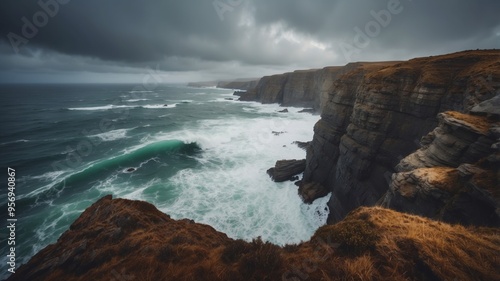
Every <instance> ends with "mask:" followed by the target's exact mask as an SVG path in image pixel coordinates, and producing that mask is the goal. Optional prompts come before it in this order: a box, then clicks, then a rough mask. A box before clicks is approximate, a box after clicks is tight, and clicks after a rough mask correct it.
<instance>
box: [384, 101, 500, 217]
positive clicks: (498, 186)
mask: <svg viewBox="0 0 500 281" xmlns="http://www.w3.org/2000/svg"><path fill="white" fill-rule="evenodd" d="M480 110H481V109H476V113H481V112H480ZM483 110H488V108H484V109H483ZM482 112H483V113H485V114H484V116H476V115H469V114H462V113H458V112H445V113H441V114H439V121H440V122H439V126H438V127H437V128H436V129H435V130H434V131H432V132H431V133H430V134H429V135H427V136H426V137H424V138H423V143H422V148H420V149H419V150H417V151H416V152H414V153H412V154H410V155H408V156H407V157H405V158H404V159H403V160H401V161H400V163H399V164H398V165H397V166H396V169H397V171H398V173H395V174H393V175H392V181H391V184H390V187H389V190H388V191H387V194H386V195H385V197H384V198H383V201H382V202H381V204H382V206H384V207H388V208H391V209H394V210H398V211H402V212H407V213H412V214H417V215H421V216H426V217H430V218H435V219H439V220H443V221H447V222H451V223H460V224H465V225H484V226H497V227H498V226H500V146H499V145H497V143H498V144H500V122H498V120H499V117H500V114H499V115H496V114H495V115H492V113H494V112H493V111H491V110H488V111H482Z"/></svg>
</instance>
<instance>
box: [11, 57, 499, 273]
mask: <svg viewBox="0 0 500 281" xmlns="http://www.w3.org/2000/svg"><path fill="white" fill-rule="evenodd" d="M495 81H500V51H499V50H484V51H464V52H459V53H454V54H448V55H443V56H435V57H427V58H417V59H412V60H409V61H405V62H376V63H375V62H374V63H364V62H360V63H351V64H348V65H346V66H344V67H327V68H323V69H319V70H306V71H295V72H292V73H285V74H280V75H273V76H267V77H263V78H261V79H260V80H259V82H258V83H257V84H256V86H255V88H253V89H249V90H247V92H245V93H239V95H240V96H241V97H240V100H252V101H258V102H262V103H279V104H281V105H283V106H301V107H311V108H314V110H315V111H316V112H319V113H320V114H321V119H320V120H319V121H318V122H317V124H316V125H315V127H314V138H313V140H312V141H311V142H310V143H302V144H299V145H301V146H302V147H304V148H305V149H306V150H307V157H306V159H305V160H279V161H278V162H277V163H276V165H275V167H274V168H272V169H270V170H269V171H268V173H269V174H270V175H271V177H272V178H273V179H274V180H276V181H283V180H295V179H296V178H295V175H297V174H300V173H302V172H304V176H303V179H301V181H300V184H299V185H300V186H299V188H298V193H299V195H300V196H301V197H302V199H303V201H304V202H306V203H311V202H313V201H314V200H315V199H317V198H319V197H322V196H326V195H327V194H329V193H332V196H331V197H330V201H329V202H328V207H329V209H330V216H329V219H328V223H329V225H326V226H323V227H321V228H320V229H318V230H317V232H316V233H315V234H314V236H313V237H312V238H311V240H310V241H305V242H303V243H300V244H298V245H288V246H285V247H279V246H276V245H272V244H269V243H264V242H262V241H261V240H260V239H257V240H254V241H252V242H245V241H241V240H233V239H230V238H228V237H227V236H226V235H225V234H223V233H220V232H217V231H216V230H214V229H213V228H211V227H210V226H207V225H201V224H197V223H195V222H193V221H190V220H180V221H175V220H172V219H171V218H170V217H169V216H168V215H166V214H163V213H161V212H160V211H158V210H157V209H156V208H155V207H154V206H152V205H150V204H148V203H146V202H139V201H129V200H124V199H112V198H111V196H107V197H104V198H102V199H101V200H99V201H98V202H96V203H94V204H93V205H92V206H91V207H89V208H88V209H87V210H86V211H85V212H84V213H83V214H82V215H81V216H80V217H79V218H78V219H77V220H76V221H75V222H74V223H73V224H72V225H71V227H70V229H69V230H68V231H66V232H65V233H64V234H63V235H62V236H61V237H60V238H59V240H58V241H57V243H55V244H53V245H49V246H48V247H46V248H45V249H43V250H42V251H40V252H39V253H38V254H37V255H35V256H34V257H33V258H32V259H31V260H30V261H29V262H28V263H27V264H25V265H22V266H21V267H20V268H19V269H18V270H17V273H16V274H14V275H12V276H11V277H10V278H9V279H8V280H64V279H67V280H92V279H96V280H104V279H106V280H112V279H115V280H116V279H117V278H118V277H117V275H120V276H121V277H122V279H124V278H125V277H127V278H128V277H130V278H132V277H133V278H132V279H130V280H307V279H308V280H351V279H352V280H354V279H361V280H403V279H409V280H498V279H500V271H499V270H498V268H500V260H499V259H498V253H499V252H500V238H499V237H500V228H499V227H500V190H499V186H500V103H499V99H500V98H499V97H500V87H499V86H498V83H495ZM445 261H446V262H445ZM124 276H125V277H124ZM294 278H295V279H294ZM118 279H119V278H118ZM124 280H129V279H124Z"/></svg>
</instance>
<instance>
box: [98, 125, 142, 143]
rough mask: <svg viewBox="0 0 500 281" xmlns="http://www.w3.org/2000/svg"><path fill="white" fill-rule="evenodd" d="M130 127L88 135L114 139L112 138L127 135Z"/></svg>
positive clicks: (116, 138) (105, 139) (109, 139)
mask: <svg viewBox="0 0 500 281" xmlns="http://www.w3.org/2000/svg"><path fill="white" fill-rule="evenodd" d="M132 129H134V128H131V129H117V130H112V131H108V132H104V133H100V134H97V135H92V136H90V137H97V138H100V139H101V140H103V141H114V140H119V139H123V138H126V137H127V132H128V131H130V130H132Z"/></svg>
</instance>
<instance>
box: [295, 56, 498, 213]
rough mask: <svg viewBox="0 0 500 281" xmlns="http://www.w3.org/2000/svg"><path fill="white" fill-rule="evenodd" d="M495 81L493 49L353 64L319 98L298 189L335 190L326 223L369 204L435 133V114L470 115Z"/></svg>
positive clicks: (490, 93)
mask: <svg viewBox="0 0 500 281" xmlns="http://www.w3.org/2000/svg"><path fill="white" fill-rule="evenodd" d="M499 80H500V52H499V51H471V52H461V53H455V54H450V55H444V56H437V57H429V58H419V59H413V60H410V61H407V62H401V63H391V64H389V63H386V64H382V63H380V64H358V65H356V67H355V68H354V69H353V70H351V71H349V72H347V73H346V74H344V75H341V76H339V77H338V79H337V80H336V81H335V82H334V83H333V87H332V88H331V90H330V91H329V94H328V97H327V98H325V101H324V104H323V105H322V108H323V110H322V114H321V120H320V121H318V123H317V124H316V125H315V128H314V132H315V134H314V139H313V141H312V144H311V146H310V148H309V149H308V153H307V167H306V171H305V174H304V180H303V184H308V183H314V184H315V185H316V186H322V187H323V188H324V189H325V190H328V191H332V192H333V194H332V197H331V200H330V202H329V207H330V217H329V222H330V223H333V222H337V221H339V220H341V219H342V218H344V217H345V216H346V215H347V213H348V212H350V211H351V210H353V209H355V208H357V207H359V206H371V205H374V204H375V203H376V202H377V201H378V200H379V199H380V198H381V197H382V196H383V195H384V194H385V192H386V191H387V190H388V186H389V183H390V182H391V174H392V173H393V172H395V169H394V167H395V166H396V165H397V164H398V162H399V161H400V160H401V159H402V158H403V157H404V156H406V155H408V154H410V153H411V152H413V151H414V150H416V149H417V148H419V140H420V138H421V137H422V136H425V135H426V134H427V133H428V132H430V131H432V130H433V128H435V127H436V125H437V124H438V120H437V118H436V116H437V114H438V113H439V112H444V111H448V110H456V111H468V110H470V109H471V108H472V107H473V106H474V105H476V104H478V103H479V102H481V101H484V100H488V99H491V98H492V97H493V96H494V95H495V94H496V93H497V90H498V84H495V83H494V81H499ZM489 81H493V82H492V83H489ZM478 149H479V148H478ZM464 161H465V160H464ZM319 194H321V193H319Z"/></svg>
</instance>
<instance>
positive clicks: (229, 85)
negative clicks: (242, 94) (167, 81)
mask: <svg viewBox="0 0 500 281" xmlns="http://www.w3.org/2000/svg"><path fill="white" fill-rule="evenodd" d="M258 82H259V78H246V79H236V80H230V81H204V82H189V83H188V84H187V86H188V87H196V88H206V87H217V88H224V89H237V90H243V91H246V90H249V89H253V88H255V86H257V83H258Z"/></svg>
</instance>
